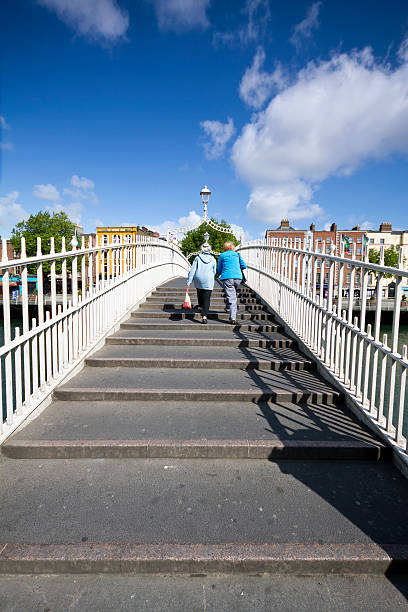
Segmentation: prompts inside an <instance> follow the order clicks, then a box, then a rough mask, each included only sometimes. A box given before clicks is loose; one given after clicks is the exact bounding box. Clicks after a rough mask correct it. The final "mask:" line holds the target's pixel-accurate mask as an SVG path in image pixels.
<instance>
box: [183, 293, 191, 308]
mask: <svg viewBox="0 0 408 612" xmlns="http://www.w3.org/2000/svg"><path fill="white" fill-rule="evenodd" d="M183 308H191V300H190V296H189V295H188V290H187V291H186V297H185V298H184V304H183Z"/></svg>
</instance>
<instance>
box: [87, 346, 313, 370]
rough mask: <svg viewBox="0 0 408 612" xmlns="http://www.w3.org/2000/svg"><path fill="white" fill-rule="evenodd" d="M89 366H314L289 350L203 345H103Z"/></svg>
mask: <svg viewBox="0 0 408 612" xmlns="http://www.w3.org/2000/svg"><path fill="white" fill-rule="evenodd" d="M85 363H86V365H89V366H90V367H119V366H122V367H174V368H177V367H178V368H181V367H189V368H210V369H212V368H224V369H233V368H238V369H246V368H248V369H251V368H253V369H259V370H261V369H265V370H271V369H276V370H284V369H287V370H295V369H298V370H302V369H305V370H311V369H315V363H314V362H312V361H310V360H308V359H306V358H305V357H304V356H303V355H301V354H300V353H299V352H297V351H295V350H293V349H291V348H282V349H256V348H254V349H244V350H242V349H239V348H229V347H214V346H211V347H206V346H204V347H203V346H194V347H192V346H173V347H169V346H163V347H162V348H161V349H160V354H159V355H158V349H157V347H155V346H137V345H114V344H113V345H112V344H108V345H105V346H104V347H103V348H102V349H101V350H100V351H98V352H97V353H96V354H94V355H92V356H91V357H88V359H87V360H86V362H85Z"/></svg>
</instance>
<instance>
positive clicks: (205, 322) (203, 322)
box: [201, 317, 207, 325]
mask: <svg viewBox="0 0 408 612" xmlns="http://www.w3.org/2000/svg"><path fill="white" fill-rule="evenodd" d="M201 323H202V324H203V325H207V317H203V320H202V321H201Z"/></svg>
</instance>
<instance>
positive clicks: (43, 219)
mask: <svg viewBox="0 0 408 612" xmlns="http://www.w3.org/2000/svg"><path fill="white" fill-rule="evenodd" d="M11 234H12V235H11V243H12V245H13V247H14V248H15V250H16V251H20V252H21V238H22V237H24V238H25V241H26V252H27V256H28V257H34V256H35V255H36V254H37V237H40V238H41V251H42V254H43V255H48V254H49V252H50V244H51V241H50V238H51V237H52V236H53V237H54V243H55V252H56V253H59V252H60V251H61V245H62V237H63V236H64V237H65V244H66V249H67V250H71V244H70V243H71V239H72V236H73V235H74V234H75V225H74V224H73V223H72V221H70V219H69V218H68V216H67V215H66V213H64V212H58V213H53V214H52V215H51V214H50V213H49V212H48V211H40V212H38V213H37V214H36V215H30V216H29V218H28V219H27V220H26V221H21V222H20V223H17V225H16V226H15V227H13V229H12V232H11ZM61 263H62V262H61V260H57V262H56V271H57V273H58V274H60V273H61ZM50 268H51V263H50V262H49V261H44V262H43V273H44V275H47V274H49V272H50ZM28 271H29V272H30V273H32V274H36V272H37V264H33V265H31V266H28Z"/></svg>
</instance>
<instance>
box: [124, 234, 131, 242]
mask: <svg viewBox="0 0 408 612" xmlns="http://www.w3.org/2000/svg"><path fill="white" fill-rule="evenodd" d="M123 241H124V242H125V243H126V244H130V243H131V242H132V236H131V234H125V236H124V240H123Z"/></svg>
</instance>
